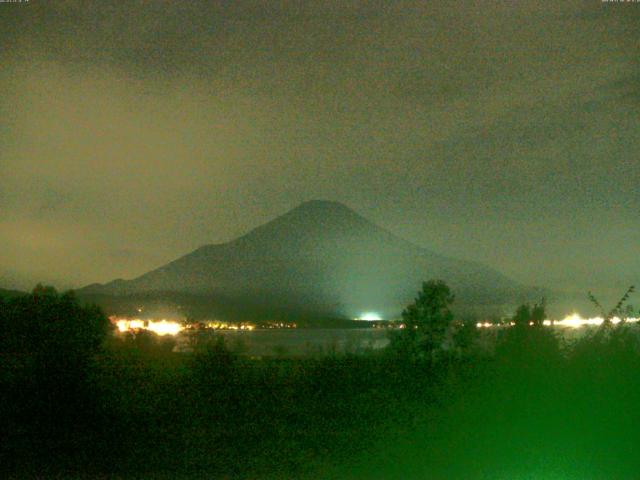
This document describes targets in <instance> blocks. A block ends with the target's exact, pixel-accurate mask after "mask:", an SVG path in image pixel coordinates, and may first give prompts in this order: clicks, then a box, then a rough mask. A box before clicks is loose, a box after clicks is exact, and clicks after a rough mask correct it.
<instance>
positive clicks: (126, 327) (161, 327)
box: [115, 318, 185, 335]
mask: <svg viewBox="0 0 640 480" xmlns="http://www.w3.org/2000/svg"><path fill="white" fill-rule="evenodd" d="M115 323H116V327H117V328H118V331H120V332H128V331H131V330H149V331H151V332H153V333H155V334H157V335H177V334H178V333H180V332H181V331H182V330H184V328H185V327H184V325H182V324H180V323H178V322H169V321H167V320H164V319H163V320H159V321H153V320H140V319H138V318H136V319H133V320H126V319H122V320H116V322H115Z"/></svg>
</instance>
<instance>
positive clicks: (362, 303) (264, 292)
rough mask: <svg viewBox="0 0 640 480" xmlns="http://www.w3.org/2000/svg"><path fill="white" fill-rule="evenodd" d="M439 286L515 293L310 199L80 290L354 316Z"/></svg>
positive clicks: (468, 266) (486, 299) (478, 269)
mask: <svg viewBox="0 0 640 480" xmlns="http://www.w3.org/2000/svg"><path fill="white" fill-rule="evenodd" d="M432 278H439V279H443V280H445V281H447V282H448V283H449V284H450V285H451V287H452V289H453V290H454V292H455V293H456V295H457V297H458V299H459V300H460V301H462V302H476V303H477V302H480V303H504V302H505V301H508V300H509V299H510V298H509V297H511V296H512V295H513V293H514V292H516V291H517V290H518V289H519V287H518V286H517V285H515V284H514V283H513V282H512V281H511V280H509V279H508V278H506V277H505V276H504V275H502V274H500V273H499V272H497V271H495V270H493V269H491V268H489V267H486V266H484V265H481V264H479V263H474V262H468V261H463V260H458V259H454V258H450V257H446V256H442V255H439V254H437V253H435V252H432V251H430V250H428V249H425V248H422V247H419V246H417V245H414V244H412V243H410V242H408V241H406V240H403V239H401V238H399V237H397V236H395V235H393V234H392V233H390V232H388V231H387V230H385V229H383V228H381V227H379V226H377V225H375V224H374V223H372V222H370V221H368V220H367V219H365V218H364V217H362V216H361V215H359V214H357V213H356V212H354V211H353V210H351V209H350V208H349V207H347V206H345V205H343V204H341V203H338V202H332V201H323V200H312V201H308V202H304V203H302V204H301V205H299V206H297V207H296V208H294V209H293V210H290V211H289V212H287V213H285V214H284V215H281V216H279V217H277V218H275V219H274V220H272V221H270V222H268V223H266V224H264V225H261V226H259V227H257V228H255V229H253V230H251V231H250V232H248V233H247V234H245V235H243V236H241V237H239V238H237V239H235V240H232V241H230V242H227V243H223V244H212V245H204V246H202V247H200V248H198V249H196V250H194V251H193V252H191V253H189V254H187V255H185V256H183V257H180V258H178V259H177V260H174V261H173V262H170V263H168V264H166V265H164V266H161V267H160V268H157V269H155V270H152V271H150V272H148V273H145V274H144V275H142V276H140V277H138V278H135V279H132V280H116V281H113V282H110V283H107V284H105V285H91V286H88V287H85V288H84V289H82V290H81V291H80V293H82V294H101V295H112V296H113V295H132V294H150V293H153V292H155V293H160V292H163V293H165V294H170V293H174V294H190V295H196V296H206V297H208V298H212V299H218V302H219V303H221V304H223V303H227V304H229V303H230V304H234V305H236V306H237V309H236V310H237V311H240V312H241V311H242V306H247V307H249V306H269V307H270V308H272V309H276V310H278V309H279V308H282V309H283V310H287V311H304V312H312V313H314V314H318V315H320V314H323V315H333V316H348V317H357V316H359V315H361V314H362V313H363V312H368V311H376V312H379V313H380V314H382V315H383V316H391V315H397V314H398V313H399V312H400V311H401V309H402V306H403V305H406V304H407V303H408V301H410V300H411V299H412V298H413V296H414V294H415V292H416V291H417V290H418V289H419V287H420V285H421V282H422V281H424V280H428V279H432Z"/></svg>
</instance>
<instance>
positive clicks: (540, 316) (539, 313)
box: [531, 297, 547, 327]
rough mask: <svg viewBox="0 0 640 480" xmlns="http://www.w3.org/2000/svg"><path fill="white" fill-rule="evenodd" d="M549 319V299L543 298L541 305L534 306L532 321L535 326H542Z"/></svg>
mask: <svg viewBox="0 0 640 480" xmlns="http://www.w3.org/2000/svg"><path fill="white" fill-rule="evenodd" d="M546 319H547V299H546V298H544V297H542V299H541V300H540V303H536V304H534V305H533V308H532V309H531V321H532V322H533V324H534V325H535V326H538V327H539V326H541V325H542V324H543V322H544V321H545V320H546Z"/></svg>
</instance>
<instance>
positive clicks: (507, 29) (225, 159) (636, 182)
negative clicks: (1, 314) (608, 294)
mask: <svg viewBox="0 0 640 480" xmlns="http://www.w3.org/2000/svg"><path fill="white" fill-rule="evenodd" d="M513 4H517V5H513ZM0 16H1V17H0V18H1V20H0V40H1V41H2V48H1V50H0V65H1V66H2V68H1V69H0V118H1V122H0V251H1V253H0V286H4V287H17V288H30V287H32V286H33V284H34V283H35V282H37V281H45V282H49V283H54V284H55V285H56V286H58V287H60V288H66V287H78V286H83V285H85V284H88V283H91V282H96V281H98V282H104V281H108V280H111V279H113V278H118V277H123V278H131V277H133V276H137V275H140V274H142V273H144V272H145V271H147V270H149V269H151V268H155V267H157V266H159V265H161V264H164V263H166V262H168V261H170V260H173V259H174V258H176V257H178V256H180V255H182V254H185V253H188V252H189V251H191V250H192V249H194V248H196V247H198V246H200V245H202V244H206V243H215V242H222V241H227V240H230V239H233V238H235V237H237V236H238V235H240V234H243V233H245V232H246V231H247V230H248V229H250V228H252V227H254V226H257V225H258V224H261V223H264V222H266V221H268V220H270V219H272V218H273V217H275V216H277V215H279V214H282V213H284V212H286V211H287V210H289V209H290V208H293V207H295V206H296V205H297V204H299V203H300V202H303V201H305V200H309V199H315V198H321V199H327V200H336V201H340V202H343V203H345V204H346V205H348V206H350V207H351V208H353V209H354V210H356V211H357V212H358V213H360V214H362V215H363V216H365V217H367V218H369V219H371V220H372V221H374V222H376V223H378V224H379V225H381V226H383V227H384V228H387V229H389V230H391V231H392V232H394V233H396V234H398V235H400V236H402V237H404V238H406V239H408V240H410V241H412V242H414V243H416V244H418V245H422V246H425V247H428V248H431V249H433V250H436V251H438V252H441V253H444V254H449V255H453V256H457V257H461V258H466V259H472V260H478V261H482V262H484V263H486V264H488V265H490V266H492V267H495V268H497V269H499V270H501V271H502V272H504V273H505V274H507V275H510V276H511V277H512V278H514V279H516V280H519V281H521V282H523V283H528V284H534V285H543V286H547V287H550V288H559V289H569V290H575V291H584V290H586V289H592V290H594V291H598V290H600V291H602V290H605V289H609V288H611V289H619V288H620V287H622V286H627V285H628V284H630V283H633V282H637V283H640V282H638V280H640V158H639V153H640V122H639V120H640V108H639V107H640V70H639V68H638V67H639V65H638V60H639V59H640V43H639V41H638V39H639V38H640V36H639V34H640V28H639V27H640V4H637V3H636V4H632V3H629V4H615V3H602V2H601V1H600V0H581V1H565V0H559V1H549V0H545V1H531V0H529V1H522V2H511V1H505V2H498V1H493V0H492V1H486V2H482V1H479V2H471V1H464V2H434V3H433V4H431V3H430V2H402V1H393V2H366V3H364V2H342V1H337V2H300V3H297V2H270V1H265V2H240V1H238V2H211V1H208V2H204V1H180V2H177V1H175V2H170V1H155V2H151V1H149V2H146V1H145V2H143V1H136V2H130V1H93V2H79V1H61V0H60V1H47V2H44V1H38V0H31V1H30V2H28V3H0Z"/></svg>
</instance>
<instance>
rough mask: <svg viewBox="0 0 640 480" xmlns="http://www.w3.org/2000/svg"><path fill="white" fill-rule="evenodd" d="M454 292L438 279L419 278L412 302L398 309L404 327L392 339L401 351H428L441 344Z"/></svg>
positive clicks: (429, 353) (447, 326)
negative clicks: (400, 310) (422, 280)
mask: <svg viewBox="0 0 640 480" xmlns="http://www.w3.org/2000/svg"><path fill="white" fill-rule="evenodd" d="M453 301H454V296H453V294H452V293H451V290H450V289H449V287H448V286H447V284H446V283H445V282H443V281H442V280H429V281H428V282H423V284H422V290H420V291H419V292H418V296H417V297H416V299H415V300H414V302H413V303H412V304H411V305H409V306H408V307H407V308H405V310H404V311H403V312H402V320H403V324H404V328H403V330H402V332H401V334H400V335H398V336H396V337H395V338H393V339H392V341H393V344H394V347H395V348H396V349H398V350H400V351H404V352H414V353H417V354H419V355H422V354H425V353H426V354H428V355H431V354H432V353H433V352H435V351H436V350H437V349H440V348H441V347H442V344H443V342H444V340H445V336H446V333H447V331H448V329H449V327H450V326H451V322H452V321H453V313H452V312H451V309H450V306H451V304H452V303H453Z"/></svg>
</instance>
